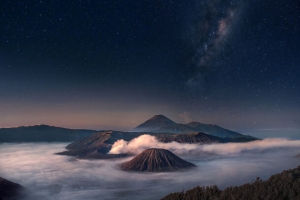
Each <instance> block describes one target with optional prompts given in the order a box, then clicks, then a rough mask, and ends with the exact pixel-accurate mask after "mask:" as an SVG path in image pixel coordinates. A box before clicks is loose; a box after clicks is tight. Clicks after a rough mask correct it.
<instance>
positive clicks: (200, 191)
mask: <svg viewBox="0 0 300 200" xmlns="http://www.w3.org/2000/svg"><path fill="white" fill-rule="evenodd" d="M196 199H201V200H208V199H209V200H238V199H245V200H250V199H255V200H258V199H263V200H274V199H294V200H300V166H298V167H297V168H295V169H290V170H285V171H283V172H282V173H279V174H275V175H272V176H271V177H270V178H269V179H267V180H265V181H263V180H261V179H260V178H259V177H257V178H256V179H255V180H253V181H252V182H251V183H247V184H244V185H242V186H235V187H227V188H225V189H224V190H220V189H219V188H218V187H217V186H216V185H214V186H197V187H195V188H193V189H190V190H187V191H186V192H184V191H182V192H176V193H171V194H169V195H167V196H165V197H164V198H162V199H161V200H196Z"/></svg>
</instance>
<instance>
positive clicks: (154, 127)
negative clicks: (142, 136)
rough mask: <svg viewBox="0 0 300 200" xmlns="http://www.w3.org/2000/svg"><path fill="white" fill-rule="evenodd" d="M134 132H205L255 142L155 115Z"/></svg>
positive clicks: (223, 130)
mask: <svg viewBox="0 0 300 200" xmlns="http://www.w3.org/2000/svg"><path fill="white" fill-rule="evenodd" d="M132 132H154V133H177V134H178V133H179V134H180V133H192V132H203V133H205V134H208V135H213V136H217V137H221V138H237V139H238V140H237V141H239V140H240V141H247V140H255V139H256V138H253V137H251V136H246V135H243V134H240V133H237V132H234V131H231V130H228V129H225V128H222V127H220V126H217V125H212V124H203V123H200V122H195V121H194V122H190V123H188V124H178V123H176V122H174V121H172V120H170V119H169V118H167V117H165V116H163V115H155V116H154V117H152V118H150V119H148V120H147V121H145V122H144V123H142V124H140V125H138V126H137V127H135V128H134V129H133V130H132Z"/></svg>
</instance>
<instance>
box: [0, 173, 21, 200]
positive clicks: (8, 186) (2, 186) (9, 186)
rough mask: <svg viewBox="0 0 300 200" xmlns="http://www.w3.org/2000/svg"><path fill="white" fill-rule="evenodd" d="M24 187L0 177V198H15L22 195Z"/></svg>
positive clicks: (7, 199) (11, 199)
mask: <svg viewBox="0 0 300 200" xmlns="http://www.w3.org/2000/svg"><path fill="white" fill-rule="evenodd" d="M24 192H25V188H24V187H23V186H21V185H19V184H17V183H14V182H11V181H9V180H6V179H4V178H2V177H0V199H1V200H2V199H3V200H16V199H20V198H21V197H24Z"/></svg>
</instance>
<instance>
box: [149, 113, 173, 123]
mask: <svg viewBox="0 0 300 200" xmlns="http://www.w3.org/2000/svg"><path fill="white" fill-rule="evenodd" d="M157 120H160V121H162V120H166V121H172V120H170V119H169V118H167V117H166V116H164V115H154V116H153V117H151V118H150V119H148V120H147V121H157ZM172 122H173V121H172ZM174 123H175V122H174Z"/></svg>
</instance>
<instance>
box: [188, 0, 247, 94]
mask: <svg viewBox="0 0 300 200" xmlns="http://www.w3.org/2000/svg"><path fill="white" fill-rule="evenodd" d="M198 7H199V13H197V14H195V15H194V18H195V19H194V20H195V21H196V23H194V24H193V25H192V26H191V32H192V34H191V44H192V48H193V49H194V53H193V55H192V58H191V60H192V61H191V62H190V66H189V67H191V68H193V69H194V73H193V74H192V75H191V76H190V77H189V80H188V81H187V86H189V87H198V89H199V88H200V89H201V87H204V84H205V75H206V74H207V73H210V72H213V71H214V70H215V69H214V62H213V61H214V60H215V59H216V58H217V56H218V55H219V54H220V53H221V52H222V51H224V49H225V48H226V46H225V45H226V42H227V41H228V38H229V36H230V33H231V32H232V31H233V30H232V29H233V25H234V24H235V22H236V21H237V20H238V18H239V16H238V15H239V12H238V11H239V9H241V1H239V0H237V1H217V0H214V1H202V2H201V3H200V5H198ZM202 89H203V88H202Z"/></svg>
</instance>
